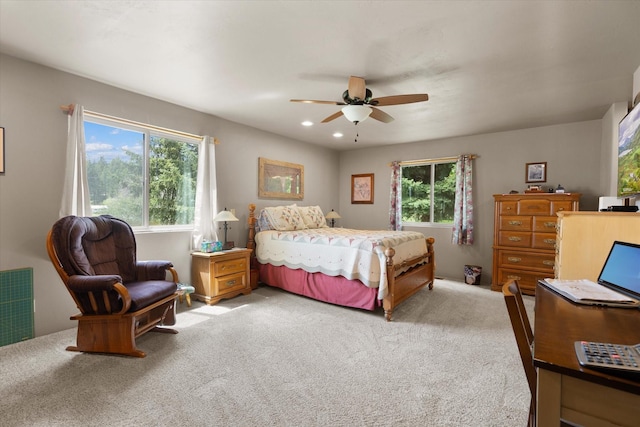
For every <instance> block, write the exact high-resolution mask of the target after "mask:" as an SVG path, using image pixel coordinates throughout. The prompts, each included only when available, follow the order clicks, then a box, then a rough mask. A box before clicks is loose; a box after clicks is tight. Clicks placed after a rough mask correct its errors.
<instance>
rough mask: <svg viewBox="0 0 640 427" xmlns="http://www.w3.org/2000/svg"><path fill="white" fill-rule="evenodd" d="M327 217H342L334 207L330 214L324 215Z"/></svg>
mask: <svg viewBox="0 0 640 427" xmlns="http://www.w3.org/2000/svg"><path fill="white" fill-rule="evenodd" d="M324 217H325V218H327V219H338V218H342V217H341V216H340V215H338V212H336V211H334V210H333V209H332V210H331V212H329V213H328V214H326V215H325V216H324Z"/></svg>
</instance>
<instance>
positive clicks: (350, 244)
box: [256, 228, 427, 299]
mask: <svg viewBox="0 0 640 427" xmlns="http://www.w3.org/2000/svg"><path fill="white" fill-rule="evenodd" d="M387 248H393V249H394V250H395V251H396V253H395V255H394V257H393V262H394V264H399V263H401V262H403V261H405V260H408V259H411V258H414V257H417V256H420V255H422V254H424V253H425V252H426V251H427V243H426V240H425V236H424V235H423V234H422V233H418V232H415V231H372V230H352V229H345V228H317V229H310V230H297V231H273V230H269V231H261V232H259V233H257V234H256V258H257V260H258V261H259V262H260V263H261V264H272V265H275V266H283V265H284V266H287V267H289V268H292V269H303V270H305V271H308V272H310V273H317V272H321V273H324V274H326V275H329V276H344V277H346V278H347V279H350V280H354V279H357V280H360V281H361V282H362V283H363V284H364V285H365V286H368V287H370V288H378V298H379V299H382V298H384V297H385V296H386V295H387V292H388V288H387V270H386V258H385V256H384V251H385V249H387Z"/></svg>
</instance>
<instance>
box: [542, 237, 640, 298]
mask: <svg viewBox="0 0 640 427" xmlns="http://www.w3.org/2000/svg"><path fill="white" fill-rule="evenodd" d="M540 283H541V284H543V285H545V286H547V287H549V288H550V289H552V290H554V291H556V292H558V293H559V294H561V295H563V296H565V297H566V298H568V299H570V300H571V301H573V302H576V303H578V304H587V305H604V306H610V307H629V308H634V307H640V245H638V244H635V243H627V242H621V241H617V240H616V241H615V242H613V245H612V246H611V250H610V251H609V255H608V256H607V259H606V261H605V262H604V265H603V266H602V270H601V271H600V275H599V276H598V283H595V282H593V281H591V280H587V279H578V280H564V279H563V280H561V279H544V280H541V281H540Z"/></svg>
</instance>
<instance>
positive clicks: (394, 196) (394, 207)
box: [389, 160, 402, 230]
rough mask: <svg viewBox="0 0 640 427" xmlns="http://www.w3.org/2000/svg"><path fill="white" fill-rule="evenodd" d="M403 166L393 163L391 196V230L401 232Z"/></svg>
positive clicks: (397, 162)
mask: <svg viewBox="0 0 640 427" xmlns="http://www.w3.org/2000/svg"><path fill="white" fill-rule="evenodd" d="M401 168H402V166H400V162H399V161H397V160H396V161H394V162H391V195H390V196H389V199H390V200H391V204H390V206H389V229H390V230H400V229H402V209H401V208H402V203H401V197H402V183H401V182H400V176H401V175H402V174H401V173H400V171H401Z"/></svg>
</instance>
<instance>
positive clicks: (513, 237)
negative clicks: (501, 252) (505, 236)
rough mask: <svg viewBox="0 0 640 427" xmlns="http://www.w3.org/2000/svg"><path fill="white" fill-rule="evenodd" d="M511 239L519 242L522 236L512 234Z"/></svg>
mask: <svg viewBox="0 0 640 427" xmlns="http://www.w3.org/2000/svg"><path fill="white" fill-rule="evenodd" d="M509 240H510V241H512V242H519V241H520V240H522V237H518V236H511V237H509Z"/></svg>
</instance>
